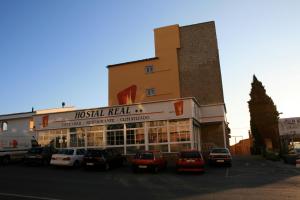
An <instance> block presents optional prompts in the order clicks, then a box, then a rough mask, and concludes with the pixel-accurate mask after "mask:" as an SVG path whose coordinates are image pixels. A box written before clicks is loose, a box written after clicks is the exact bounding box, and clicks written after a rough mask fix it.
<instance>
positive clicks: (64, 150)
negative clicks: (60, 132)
mask: <svg viewBox="0 0 300 200" xmlns="http://www.w3.org/2000/svg"><path fill="white" fill-rule="evenodd" d="M73 153H74V149H60V150H59V151H58V154H65V155H73Z"/></svg>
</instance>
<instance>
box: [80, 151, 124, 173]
mask: <svg viewBox="0 0 300 200" xmlns="http://www.w3.org/2000/svg"><path fill="white" fill-rule="evenodd" d="M124 162H125V157H124V156H122V155H121V153H120V152H118V151H117V150H115V149H112V148H111V149H89V150H87V152H86V153H85V156H84V157H83V163H82V165H83V167H84V168H85V169H90V168H94V169H98V168H100V169H104V170H109V169H111V168H112V167H120V166H122V165H123V163H124Z"/></svg>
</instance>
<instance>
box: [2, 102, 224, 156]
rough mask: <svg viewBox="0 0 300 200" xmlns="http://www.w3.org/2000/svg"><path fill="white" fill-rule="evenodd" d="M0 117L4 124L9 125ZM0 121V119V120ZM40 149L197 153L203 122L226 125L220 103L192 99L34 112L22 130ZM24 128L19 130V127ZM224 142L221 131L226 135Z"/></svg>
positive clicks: (125, 152)
mask: <svg viewBox="0 0 300 200" xmlns="http://www.w3.org/2000/svg"><path fill="white" fill-rule="evenodd" d="M4 118H5V117H2V119H3V120H2V121H4V120H8V119H4ZM0 119H1V118H0ZM32 120H33V124H32V125H34V129H33V130H32V131H31V132H32V135H34V136H35V137H36V139H37V140H38V142H39V144H41V145H42V146H45V145H53V146H55V147H56V148H65V147H75V148H106V147H115V148H119V149H120V150H121V151H123V153H124V154H131V153H134V152H135V151H136V150H144V149H145V150H154V149H155V150H161V151H162V152H166V153H167V152H169V153H170V152H178V151H180V150H184V149H199V150H200V149H201V129H200V126H201V124H203V123H211V122H218V123H219V122H223V123H226V118H225V109H224V105H223V104H218V105H209V106H199V105H198V103H197V102H196V101H195V99H194V98H184V99H174V100H168V101H157V102H148V103H140V104H131V105H121V106H113V107H103V108H92V109H83V110H74V109H68V110H57V111H53V110H52V112H51V110H48V112H47V110H46V111H42V112H36V113H33V114H32V116H31V118H30V120H29V121H30V122H29V121H23V122H20V124H19V125H18V124H15V125H16V127H12V129H14V128H16V129H18V130H19V129H20V128H18V127H20V126H21V127H23V128H22V129H24V131H25V129H26V131H29V130H31V129H32V127H29V124H30V123H32ZM22 123H23V125H22ZM223 134H224V138H225V130H224V133H223Z"/></svg>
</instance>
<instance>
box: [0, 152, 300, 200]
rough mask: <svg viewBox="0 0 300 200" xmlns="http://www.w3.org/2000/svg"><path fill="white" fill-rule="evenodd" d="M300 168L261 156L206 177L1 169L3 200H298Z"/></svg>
mask: <svg viewBox="0 0 300 200" xmlns="http://www.w3.org/2000/svg"><path fill="white" fill-rule="evenodd" d="M299 187H300V169H297V168H295V166H293V165H286V164H284V163H283V162H272V161H267V160H264V159H262V158H261V157H259V156H255V157H254V156H249V157H234V158H233V166H232V167H231V168H226V167H207V169H206V172H205V173H204V174H176V173H175V172H174V168H173V167H172V166H169V167H168V169H167V170H166V171H162V172H160V173H158V174H152V173H138V174H134V173H132V172H131V170H130V168H129V167H128V166H124V167H123V168H118V169H112V170H111V171H108V172H104V171H85V170H83V169H68V168H53V167H50V166H49V167H32V166H24V165H22V164H10V165H8V166H1V167H0V199H1V200H2V199H44V200H54V199H57V200H58V199H85V200H87V199H200V198H201V199H231V200H232V199H243V200H244V199H299V197H300V191H299Z"/></svg>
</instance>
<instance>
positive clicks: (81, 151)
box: [76, 149, 85, 155]
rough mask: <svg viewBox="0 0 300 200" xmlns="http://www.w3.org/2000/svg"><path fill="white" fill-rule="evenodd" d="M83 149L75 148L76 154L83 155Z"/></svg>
mask: <svg viewBox="0 0 300 200" xmlns="http://www.w3.org/2000/svg"><path fill="white" fill-rule="evenodd" d="M84 153H85V150H84V149H77V150H76V155H84Z"/></svg>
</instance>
